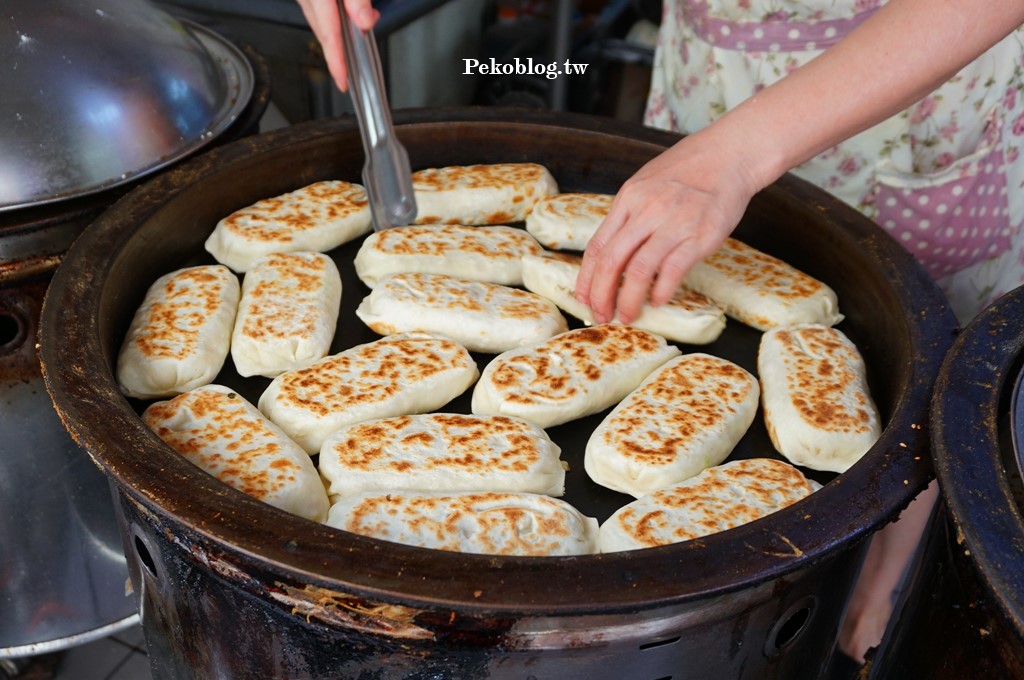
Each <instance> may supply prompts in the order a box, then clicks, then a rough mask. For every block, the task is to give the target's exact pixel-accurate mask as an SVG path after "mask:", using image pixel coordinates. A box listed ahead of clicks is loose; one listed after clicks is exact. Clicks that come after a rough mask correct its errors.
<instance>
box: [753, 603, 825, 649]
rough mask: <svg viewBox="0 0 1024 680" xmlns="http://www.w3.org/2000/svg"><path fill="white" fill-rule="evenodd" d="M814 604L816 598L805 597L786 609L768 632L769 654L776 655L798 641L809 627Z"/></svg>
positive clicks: (766, 645)
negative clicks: (808, 623)
mask: <svg viewBox="0 0 1024 680" xmlns="http://www.w3.org/2000/svg"><path fill="white" fill-rule="evenodd" d="M814 605H815V598H813V597H805V598H803V599H802V600H800V601H798V602H796V603H795V604H793V605H792V606H790V608H789V609H788V610H786V613H785V614H784V615H782V617H780V618H779V620H778V621H777V622H776V623H775V625H774V626H773V627H772V630H771V632H770V633H769V634H768V642H767V643H766V644H765V652H766V653H767V654H768V656H775V655H776V654H779V653H780V652H782V651H783V650H784V649H786V648H787V647H789V646H790V645H792V644H793V643H794V642H796V640H797V639H798V638H799V637H800V635H801V634H802V633H803V632H804V631H805V630H806V629H807V622H808V621H810V620H811V614H812V612H813V611H814Z"/></svg>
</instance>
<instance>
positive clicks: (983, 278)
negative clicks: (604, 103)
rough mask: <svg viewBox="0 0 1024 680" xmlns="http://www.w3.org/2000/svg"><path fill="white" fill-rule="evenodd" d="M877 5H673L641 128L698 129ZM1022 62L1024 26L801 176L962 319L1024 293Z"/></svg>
mask: <svg viewBox="0 0 1024 680" xmlns="http://www.w3.org/2000/svg"><path fill="white" fill-rule="evenodd" d="M881 4H882V2H881V0H807V1H805V2H796V1H792V0H665V6H664V16H663V19H662V23H661V30H660V33H659V39H658V49H657V52H656V55H655V64H654V73H653V78H652V83H651V93H650V97H649V99H648V102H647V114H646V121H645V122H646V123H647V124H648V125H652V126H655V127H660V128H664V129H669V130H674V131H677V132H694V131H696V130H699V129H700V128H702V127H704V126H706V125H708V124H709V123H711V122H712V121H714V120H715V119H717V118H718V117H720V116H721V115H722V114H723V113H725V111H727V110H729V109H730V108H732V107H734V106H736V105H737V104H739V103H740V102H742V101H743V100H744V99H746V98H748V97H750V96H751V95H752V94H754V93H756V92H758V91H759V90H760V89H763V88H764V87H765V86H767V85H769V84H771V83H773V82H775V81H776V80H778V79H779V78H782V77H783V76H785V75H786V74H787V73H789V72H791V71H793V70H794V69H796V68H798V67H800V66H802V65H803V64H805V63H807V62H808V61H810V60H811V59H813V58H814V57H816V56H817V55H818V54H820V53H821V51H822V50H824V49H827V48H828V47H829V46H830V45H833V44H835V43H836V42H838V41H839V40H841V39H842V38H843V36H845V35H846V34H847V33H848V32H849V31H850V30H852V29H853V28H854V27H856V26H858V25H859V24H860V23H862V22H863V21H864V20H865V19H867V18H868V17H869V16H871V14H872V13H874V12H875V11H876V10H877V9H878V7H879V6H881ZM1022 64H1024V29H1018V31H1017V32H1015V33H1013V34H1011V35H1010V36H1008V37H1007V38H1006V39H1004V40H1003V41H1002V42H1000V43H999V44H998V45H996V46H994V47H993V48H992V49H990V50H989V51H988V52H986V53H985V54H983V55H982V56H981V57H979V58H978V59H977V60H976V61H975V62H973V63H972V64H970V65H969V66H967V67H966V68H965V69H964V70H962V71H961V72H960V73H958V74H957V75H956V76H955V77H953V78H951V79H950V80H949V81H948V82H947V83H945V84H944V85H943V86H942V87H940V88H939V89H938V90H936V91H935V92H933V93H932V94H930V95H928V96H927V97H925V98H924V99H922V100H921V101H920V102H918V103H917V104H915V105H914V106H912V107H910V108H909V109H907V110H906V111H903V112H901V113H899V114H897V115H896V116H893V117H892V118H890V119H888V120H886V121H883V122H882V123H880V124H878V125H876V126H875V127H873V128H871V129H869V130H866V131H864V132H862V133H860V134H858V135H856V136H854V137H852V138H851V139H849V140H847V141H845V142H843V143H841V144H839V145H837V146H835V147H833V148H831V149H829V150H827V151H825V152H824V153H822V154H820V155H819V156H817V157H816V158H814V159H812V160H810V161H808V162H807V163H805V164H803V165H802V166H800V167H799V168H796V169H795V170H794V173H795V174H797V175H799V176H801V177H803V178H804V179H807V180H810V181H812V182H814V183H815V184H817V185H818V186H820V187H822V188H824V189H826V190H827V191H829V192H831V193H832V194H834V195H836V196H838V197H839V198H841V199H843V200H844V201H846V202H847V203H849V204H851V205H853V206H855V207H857V208H858V209H860V210H861V211H862V212H864V213H865V214H866V215H868V216H869V217H871V218H872V219H874V220H875V221H876V222H878V224H879V225H881V227H882V228H883V229H885V230H886V231H887V232H888V233H889V234H891V235H892V237H893V238H895V239H896V240H898V241H899V242H900V243H901V244H902V245H903V246H904V247H906V248H907V249H908V250H909V251H910V252H912V253H913V254H914V255H915V256H916V257H917V259H918V260H919V261H921V263H922V264H923V265H924V266H925V268H926V269H927V270H928V272H929V274H931V276H932V277H933V278H934V279H935V280H936V281H937V282H938V284H939V286H940V287H941V288H942V289H943V291H945V293H946V295H947V296H948V297H949V299H950V302H951V304H952V306H953V309H954V311H955V312H956V313H957V315H958V316H959V317H960V319H961V320H963V321H966V320H968V319H969V318H970V317H972V316H973V315H974V314H976V313H977V312H978V311H980V310H981V309H983V308H984V307H985V306H987V305H988V304H990V303H991V302H992V301H994V300H995V299H996V298H997V297H999V296H1000V295H1002V294H1003V293H1006V292H1008V291H1010V290H1012V289H1013V288H1016V287H1017V286H1018V285H1020V284H1021V283H1024V234H1022V231H1024V230H1022V229H1021V223H1022V222H1024V157H1022V156H1021V154H1020V147H1021V143H1022V141H1024V69H1022ZM851 86H855V85H853V84H851Z"/></svg>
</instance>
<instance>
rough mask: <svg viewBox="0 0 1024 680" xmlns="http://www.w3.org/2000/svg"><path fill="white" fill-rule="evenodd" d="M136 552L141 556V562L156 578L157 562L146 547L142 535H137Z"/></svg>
mask: <svg viewBox="0 0 1024 680" xmlns="http://www.w3.org/2000/svg"><path fill="white" fill-rule="evenodd" d="M135 554H136V555H138V556H139V562H141V563H142V566H143V567H144V568H145V570H146V571H147V572H149V575H150V576H152V577H153V578H156V562H154V561H153V556H152V555H151V554H149V548H147V547H146V544H145V542H143V540H142V537H141V536H135Z"/></svg>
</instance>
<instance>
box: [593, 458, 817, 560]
mask: <svg viewBox="0 0 1024 680" xmlns="http://www.w3.org/2000/svg"><path fill="white" fill-rule="evenodd" d="M820 488H821V485H820V484H818V483H817V482H815V481H814V480H811V479H807V478H806V477H804V476H803V474H801V472H800V471H799V470H797V469H796V468H795V467H793V466H792V465H789V464H788V463H784V462H782V461H779V460H774V459H772V458H753V459H750V460H737V461H733V462H731V463H726V464H724V465H719V466H716V467H711V468H708V469H707V470H704V471H703V472H701V473H700V474H698V475H697V476H695V477H691V478H690V479H687V480H686V481H683V482H680V483H678V484H673V485H671V486H668V487H665V488H663V489H658V490H657V491H654V492H652V493H649V494H647V495H646V496H643V497H642V498H640V499H639V500H636V501H633V502H632V503H630V504H629V505H626V506H624V507H622V508H620V509H619V510H618V511H617V512H616V513H615V514H613V515H612V516H611V517H609V518H608V520H607V521H606V522H605V523H604V524H602V525H601V531H600V537H599V538H598V547H599V549H600V551H601V552H617V551H620V550H638V549H640V548H653V547H655V546H659V545H668V544H670V543H681V542H682V541H689V540H691V539H694V538H699V537H701V536H707V535H708V534H713V533H716V532H719V531H725V530H726V529H732V528H733V527H738V526H740V525H741V524H746V523H747V522H753V521H754V520H755V519H758V518H761V517H764V516H766V515H770V514H771V513H773V512H776V511H778V510H781V509H782V508H784V507H786V506H787V505H791V504H793V503H795V502H797V501H798V500H800V499H801V498H804V497H805V496H809V495H810V494H812V493H813V492H815V491H817V490H818V489H820Z"/></svg>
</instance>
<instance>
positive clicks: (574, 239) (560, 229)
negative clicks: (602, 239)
mask: <svg viewBox="0 0 1024 680" xmlns="http://www.w3.org/2000/svg"><path fill="white" fill-rule="evenodd" d="M614 198H615V197H614V196H611V195H609V194H582V193H581V194H556V195H555V196H548V197H547V198H543V199H541V200H540V201H538V202H537V205H535V206H534V208H533V210H531V211H530V214H529V215H527V216H526V230H527V231H528V232H530V233H531V234H533V236H534V238H536V239H537V241H539V242H540V243H541V244H542V245H544V246H546V247H548V248H554V249H555V250H586V248H587V244H588V243H590V239H591V237H592V236H593V235H594V232H596V231H597V228H598V227H600V226H601V222H603V221H604V218H605V217H607V216H608V210H609V209H610V208H611V207H612V199H614Z"/></svg>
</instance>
